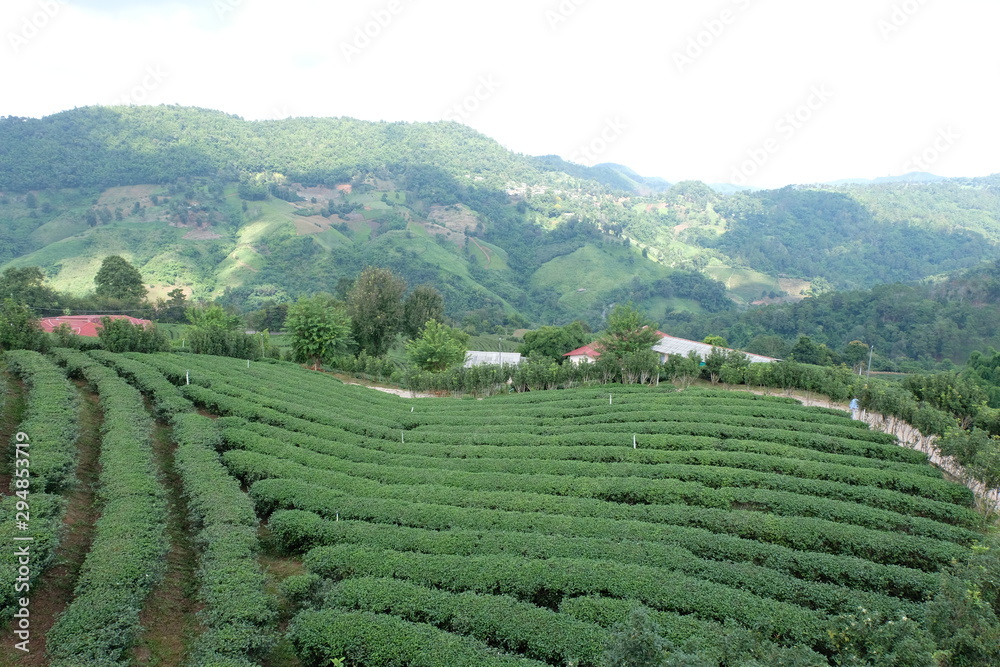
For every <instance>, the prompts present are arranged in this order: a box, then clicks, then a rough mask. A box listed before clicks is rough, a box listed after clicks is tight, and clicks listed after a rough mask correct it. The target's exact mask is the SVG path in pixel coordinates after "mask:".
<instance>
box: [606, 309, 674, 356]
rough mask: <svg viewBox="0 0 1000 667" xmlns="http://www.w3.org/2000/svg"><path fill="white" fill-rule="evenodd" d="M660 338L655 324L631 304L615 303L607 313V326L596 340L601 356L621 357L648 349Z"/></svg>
mask: <svg viewBox="0 0 1000 667" xmlns="http://www.w3.org/2000/svg"><path fill="white" fill-rule="evenodd" d="M659 340H660V334H659V332H658V331H657V330H656V325H655V324H653V323H652V322H651V321H649V320H648V319H646V318H645V317H644V316H643V315H642V313H640V312H639V311H638V310H637V309H636V308H635V306H633V305H632V304H627V305H621V304H619V305H617V306H615V307H614V309H613V310H612V311H611V314H610V315H608V328H607V329H606V330H605V332H604V335H603V336H601V337H600V338H599V339H598V341H599V342H600V344H601V348H602V349H601V356H604V355H606V354H608V355H611V356H612V357H614V358H621V357H623V356H625V355H626V354H634V353H636V352H642V351H645V350H650V348H652V347H653V345H655V344H656V343H657V342H658V341H659Z"/></svg>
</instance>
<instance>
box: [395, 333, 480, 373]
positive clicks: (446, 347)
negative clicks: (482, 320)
mask: <svg viewBox="0 0 1000 667" xmlns="http://www.w3.org/2000/svg"><path fill="white" fill-rule="evenodd" d="M468 345H469V334H467V333H465V332H464V331H461V330H459V329H454V328H452V327H449V326H447V325H445V324H441V323H440V322H438V321H437V320H430V321H428V322H427V324H426V325H425V326H424V330H423V331H422V332H421V333H420V337H419V338H417V339H415V340H412V341H410V342H409V343H407V344H406V354H407V356H409V358H410V361H412V362H413V364H414V365H416V366H417V367H418V368H420V369H421V370H425V371H431V372H439V371H443V370H445V369H447V368H448V367H449V366H453V365H455V364H458V363H461V362H462V361H464V360H465V352H466V350H467V349H468Z"/></svg>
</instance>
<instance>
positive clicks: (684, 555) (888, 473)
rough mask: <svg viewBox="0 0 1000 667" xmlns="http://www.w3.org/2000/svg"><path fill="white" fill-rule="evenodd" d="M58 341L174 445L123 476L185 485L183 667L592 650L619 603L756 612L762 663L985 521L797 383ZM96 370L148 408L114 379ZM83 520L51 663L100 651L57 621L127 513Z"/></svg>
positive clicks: (117, 652)
mask: <svg viewBox="0 0 1000 667" xmlns="http://www.w3.org/2000/svg"><path fill="white" fill-rule="evenodd" d="M54 358H55V359H57V360H59V361H60V363H61V364H63V365H64V366H65V367H66V369H67V370H69V371H72V372H73V373H74V374H78V375H82V376H83V377H86V378H88V380H89V381H90V383H91V384H92V385H93V386H95V387H96V389H97V390H98V391H99V392H100V394H101V397H102V401H104V400H105V397H108V400H109V401H114V400H118V401H125V404H127V405H131V406H132V409H133V411H134V412H142V415H143V419H148V418H151V417H155V418H157V419H158V420H159V422H160V423H161V424H162V425H163V427H164V428H166V429H167V430H168V431H169V435H170V438H171V439H172V441H173V442H174V445H175V449H174V452H173V457H172V460H171V462H170V463H169V464H168V465H169V467H172V468H173V471H172V472H173V473H174V475H175V478H176V479H174V481H171V478H170V476H169V475H167V476H164V475H154V474H150V473H148V472H143V471H144V470H146V468H145V466H147V465H148V464H147V463H143V462H142V461H144V460H145V459H142V458H141V457H140V458H136V459H133V458H129V459H128V460H129V461H130V462H132V463H131V464H130V465H131V466H132V471H131V473H130V474H128V475H125V474H124V473H122V475H121V477H120V479H127V480H128V484H131V485H139V486H136V487H135V488H141V484H142V479H143V478H144V477H159V479H160V480H162V481H163V483H164V484H165V485H166V487H167V489H168V492H169V491H170V487H171V486H178V487H180V491H181V492H182V496H183V498H184V499H185V503H186V508H187V509H186V511H187V513H188V526H189V530H190V532H191V535H190V538H191V542H192V544H193V545H194V551H195V552H196V555H195V557H196V558H197V563H196V568H197V585H196V588H197V591H196V592H192V593H191V595H192V596H193V597H194V598H195V599H196V601H197V608H198V610H197V612H196V619H197V620H196V622H195V623H192V624H191V625H190V627H188V628H187V630H185V632H187V633H188V636H187V638H186V644H185V645H186V648H185V651H186V654H185V655H186V657H185V658H184V660H185V661H186V664H197V665H208V664H213V665H215V664H219V665H252V664H260V665H293V664H300V665H310V666H312V665H316V666H318V665H329V664H331V660H333V659H336V658H340V657H343V658H346V659H347V663H346V664H352V665H442V666H444V665H448V666H454V665H494V664H496V665H508V664H510V665H514V664H525V665H527V664H549V665H566V664H575V665H602V664H605V662H604V658H603V655H604V652H605V650H606V648H607V647H608V646H609V644H610V643H611V642H613V641H614V639H615V637H616V632H617V630H616V626H617V625H618V624H619V623H621V622H622V621H624V620H625V618H626V617H627V616H628V615H629V612H630V610H634V609H636V608H638V609H641V610H643V611H645V612H646V614H647V615H648V617H649V618H651V619H652V620H654V621H655V622H656V623H657V624H658V625H659V628H660V630H661V632H662V634H663V636H664V637H665V638H666V639H667V640H669V641H670V642H672V643H673V645H675V646H681V645H684V646H686V647H688V649H690V650H696V649H698V648H699V647H712V646H717V644H718V639H719V638H720V637H724V636H732V633H733V632H735V631H736V630H737V629H738V628H740V627H742V628H750V629H752V630H753V631H754V632H755V636H756V637H757V638H758V642H757V644H756V645H755V648H754V650H755V651H757V652H758V653H760V655H759V656H758V659H760V660H761V661H762V662H761V663H760V664H777V662H778V661H785V664H792V663H794V664H812V665H826V664H829V663H830V662H831V661H833V660H835V657H836V654H837V651H838V650H839V649H840V645H839V644H838V642H837V641H836V637H835V633H834V634H831V632H830V628H831V627H833V626H832V624H835V623H836V622H837V620H836V619H837V618H838V617H840V616H841V615H845V614H856V613H859V609H864V610H865V612H864V613H867V614H870V615H873V616H875V617H878V618H882V619H897V621H896V622H897V623H901V624H902V625H905V624H906V623H914V622H921V621H922V620H923V619H924V618H925V617H926V615H927V614H928V601H929V600H930V599H931V598H932V597H933V596H934V595H935V594H936V593H937V591H938V589H939V584H940V578H941V574H940V573H941V571H942V569H943V568H945V567H946V566H947V565H948V564H949V563H951V562H952V561H955V560H957V561H963V560H966V559H967V557H968V555H969V554H970V552H971V549H970V547H971V546H972V545H973V543H974V542H975V541H976V540H977V539H979V538H981V537H982V535H981V534H980V533H978V532H976V530H975V527H976V526H978V525H980V518H979V517H978V515H977V514H975V513H974V512H973V511H972V510H971V509H970V506H971V504H972V494H971V492H970V491H969V490H968V489H966V488H965V487H963V486H960V485H957V484H954V483H951V482H948V481H946V480H944V479H943V478H942V475H941V473H940V472H939V471H938V470H937V469H935V468H933V467H931V466H929V465H927V464H926V462H925V460H924V456H923V455H922V454H919V453H917V452H913V451H911V450H908V449H904V448H901V447H898V446H896V445H895V444H894V443H893V442H892V441H891V439H890V438H889V437H888V436H886V435H884V434H880V433H875V432H872V431H869V430H868V428H867V426H866V425H865V424H863V423H861V422H855V421H852V420H851V419H850V418H849V417H848V416H847V415H845V414H844V413H842V412H838V411H833V410H826V409H821V408H806V407H803V406H801V405H799V404H798V403H796V402H794V401H792V400H791V399H782V398H773V397H771V398H765V397H759V396H754V395H750V394H744V393H739V392H721V391H708V390H686V391H683V392H679V391H673V390H671V389H669V388H658V389H651V388H648V387H621V386H600V387H584V388H579V389H572V390H566V391H551V392H534V393H525V394H514V395H508V396H502V397H495V398H491V399H486V400H481V401H476V400H449V399H409V398H399V397H396V396H391V395H386V394H382V393H379V392H374V391H371V390H369V389H365V388H361V387H352V386H345V385H343V384H342V383H340V382H339V381H337V380H336V379H333V378H331V377H329V376H326V375H323V374H321V373H314V372H309V371H305V370H303V369H301V368H298V367H295V366H292V365H289V364H282V363H251V364H248V363H247V362H245V361H244V362H240V361H238V360H233V359H224V358H214V357H206V356H182V355H137V354H127V355H113V354H108V353H102V352H95V353H91V355H83V354H81V353H75V352H68V351H66V352H62V351H57V352H56V353H55V354H54ZM21 364H22V366H23V362H21ZM14 368H15V370H17V369H18V368H21V366H15V367H14ZM112 370H113V371H116V372H117V374H118V375H119V376H120V377H121V378H123V379H124V380H127V381H128V382H129V383H131V384H132V385H133V386H134V387H135V388H137V389H139V390H140V391H141V392H142V393H144V394H145V395H146V396H147V398H148V401H147V404H148V409H149V410H150V411H151V414H147V413H146V411H145V409H143V410H141V411H140V410H137V409H136V408H135V404H134V403H131V402H130V401H132V399H130V398H128V397H124V396H121V397H119V398H112V397H114V396H118V393H119V392H120V391H121V390H120V389H118V388H117V386H118V385H116V384H113V383H112V382H111V380H108V379H105V377H104V376H105V374H106V373H110V374H111V375H114V373H112V372H111V371H112ZM188 383H190V384H188ZM111 408H112V404H111V403H109V404H108V408H107V410H108V411H107V412H106V415H111V414H112V412H111ZM116 425H117V426H123V427H127V428H131V429H133V430H137V431H142V430H144V429H148V424H146V423H145V422H143V421H142V420H139V421H135V420H134V419H133V421H132V422H128V423H127V424H126V423H125V422H121V421H120V419H119V418H115V419H113V420H111V421H110V423H108V424H106V427H105V434H106V435H105V443H106V444H105V449H104V451H103V453H102V457H106V463H105V467H104V473H102V481H101V484H102V491H101V492H100V493H101V494H102V496H104V497H107V498H109V500H108V501H107V504H106V505H105V508H104V512H105V514H107V513H108V512H109V511H111V510H112V509H114V507H115V504H114V501H113V500H111V497H112V496H111V493H112V491H117V492H126V491H129V488H124V487H128V484H124V485H123V484H121V483H118V482H117V481H115V480H112V479H108V478H107V476H108V473H109V472H110V469H111V466H112V465H113V464H114V462H115V461H116V460H119V459H120V460H125V458H124V457H131V456H133V454H129V453H128V452H126V451H125V450H118V449H112V448H111V446H112V445H114V446H118V440H116V439H115V438H114V437H110V436H109V435H108V434H110V433H111V432H112V429H114V428H116V427H117V426H116ZM109 438H110V439H109ZM139 447H140V449H143V448H146V449H148V445H145V444H143V443H142V442H141V441H140V445H139ZM103 460H105V459H102V461H103ZM33 465H34V463H33ZM167 472H170V471H167ZM104 489H106V490H104ZM142 498H143V499H144V502H145V503H147V504H148V510H143V511H141V512H140V511H138V510H137V509H136V510H133V512H132V513H131V515H129V516H124V515H123V516H120V517H119V518H118V519H116V521H117V522H118V526H119V527H122V526H124V525H131V523H130V522H132V521H137V522H140V523H141V524H142V525H141V526H139V525H138V524H137V528H141V529H142V530H143V531H148V534H149V535H150V536H151V537H150V538H149V539H146V540H144V541H142V540H140V546H141V547H143V548H144V549H145V551H142V552H141V554H140V555H138V556H136V559H135V560H134V561H132V562H134V567H135V568H136V571H137V572H138V573H139V574H140V575H141V574H142V573H143V572H146V573H148V574H149V578H150V582H152V583H151V584H150V583H148V582H147V581H146V580H145V579H143V578H142V577H141V576H140V577H138V578H137V580H138V581H139V583H140V584H141V585H138V586H137V588H136V589H135V592H134V593H132V592H129V593H124V592H123V593H122V594H123V595H126V594H127V595H135V596H136V597H135V601H133V602H132V603H131V606H132V608H135V609H137V610H138V615H137V617H136V618H137V619H140V620H141V619H148V618H150V615H149V614H150V613H151V612H150V611H149V608H148V607H149V604H150V603H148V602H147V603H143V602H142V595H143V594H145V592H146V591H147V590H148V588H149V586H150V585H155V582H156V581H157V580H159V579H161V578H163V563H162V558H160V557H159V556H160V555H162V553H163V552H164V550H165V549H166V548H167V547H166V546H165V545H164V544H163V540H162V538H161V537H160V536H161V535H162V528H161V526H162V523H163V518H162V514H163V512H162V491H161V490H159V487H157V486H155V485H154V486H153V487H150V488H149V489H148V490H147V491H146V492H144V493H143V494H142ZM7 520H8V517H6V516H5V517H4V521H5V523H7V522H8V521H7ZM102 522H104V523H106V521H105V520H104V519H103V518H102ZM104 523H99V524H98V528H97V534H96V535H95V538H94V546H93V549H92V554H91V555H89V556H88V558H87V563H88V565H85V567H84V569H85V571H86V572H87V575H86V577H88V578H89V579H87V581H84V579H85V577H84V576H81V582H82V583H81V584H80V585H79V586H78V588H77V593H76V598H77V599H74V600H73V601H72V602H71V604H70V606H69V609H70V611H68V612H67V614H66V616H65V617H64V619H63V620H60V622H59V623H57V626H56V628H57V629H56V630H53V633H57V632H58V634H53V635H52V637H51V642H50V643H49V651H50V653H51V654H52V655H53V657H54V658H55V659H56V661H57V662H59V664H76V665H88V664H98V662H97V658H96V657H95V656H94V655H93V653H90V654H88V653H86V649H85V647H80V648H77V647H76V645H75V644H73V643H72V642H71V641H70V639H72V637H73V632H78V633H79V632H83V631H84V630H83V629H82V628H84V627H85V624H84V623H83V621H79V622H78V621H74V622H72V623H71V622H70V621H68V620H65V619H67V618H70V614H71V613H74V612H73V610H75V609H77V608H84V609H85V607H83V604H84V603H82V602H78V601H79V600H85V599H86V598H87V597H88V596H89V595H91V594H90V593H89V592H88V591H89V590H90V589H89V588H88V586H93V585H94V582H93V581H90V580H94V579H100V578H101V577H108V576H111V575H110V574H102V573H101V571H99V570H98V569H96V565H95V566H94V567H90V566H89V563H90V562H91V560H94V561H95V563H96V564H98V565H99V564H100V562H101V561H100V559H101V557H102V556H101V553H102V552H101V551H100V549H103V548H106V547H103V546H102V544H103V543H104V540H105V539H111V540H114V539H122V540H124V539H126V534H127V533H132V532H135V531H126V530H121V531H120V532H121V534H120V535H117V536H114V535H108V537H107V538H106V537H105V536H104V532H105V531H104V529H103V528H102V525H104ZM258 528H259V529H260V535H261V536H263V540H262V541H261V542H258ZM140 534H142V533H141V532H140ZM171 539H172V538H171ZM137 553H139V552H137ZM140 556H141V557H140ZM142 558H145V559H146V560H142ZM150 559H151V560H150ZM144 568H145V570H144ZM130 571H131V570H130ZM166 577H167V579H169V573H168V574H167V575H166ZM88 582H89V583H88ZM154 597H155V596H154ZM144 605H145V606H144ZM81 613H84V616H81V617H80V618H82V619H83V620H86V619H87V618H88V617H87V616H86V613H89V612H81ZM95 613H96V612H95ZM904 617H905V619H912V620H904ZM137 622H138V621H137ZM143 633H146V634H147V635H148V629H146V630H139V629H134V628H131V626H130V628H128V629H127V632H123V633H121V634H120V635H116V636H115V637H112V638H111V639H110V640H109V642H110V643H109V645H108V646H107V647H106V648H105V654H106V655H111V656H113V658H114V660H116V661H117V662H114V663H107V662H102V663H100V664H130V661H132V660H136V661H139V664H146V663H144V662H142V661H143V657H142V655H141V653H136V652H135V651H134V650H133V649H132V648H131V647H133V646H134V644H135V642H136V641H137V637H138V638H139V639H138V641H141V640H142V638H143V637H144V636H146V635H144V634H143ZM57 642H58V644H57ZM116 642H117V643H116ZM691 647H693V648H691ZM686 650H687V649H686ZM71 652H75V653H71ZM293 653H294V656H293ZM60 661H61V662H60ZM74 661H75V662H74ZM54 664H55V663H54ZM699 664H700V663H699ZM706 664H707V663H706ZM712 664H717V663H712Z"/></svg>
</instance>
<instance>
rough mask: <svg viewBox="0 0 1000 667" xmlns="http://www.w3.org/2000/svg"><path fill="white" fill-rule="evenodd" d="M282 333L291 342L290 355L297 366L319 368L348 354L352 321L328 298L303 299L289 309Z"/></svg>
mask: <svg viewBox="0 0 1000 667" xmlns="http://www.w3.org/2000/svg"><path fill="white" fill-rule="evenodd" d="M285 331H286V332H287V333H288V334H289V335H290V336H291V339H292V354H293V357H294V359H295V361H297V362H299V363H312V365H313V369H314V370H318V369H319V366H320V364H322V363H325V362H328V361H330V360H332V359H333V358H334V357H337V356H341V355H344V354H347V352H348V349H349V347H350V343H351V320H350V317H349V316H348V315H347V313H346V312H344V308H343V306H341V304H340V303H339V302H337V301H336V300H335V299H333V298H332V297H331V296H330V295H328V294H317V295H316V296H313V297H303V298H301V299H299V300H298V301H296V302H295V303H293V304H292V305H290V306H289V307H288V317H286V318H285Z"/></svg>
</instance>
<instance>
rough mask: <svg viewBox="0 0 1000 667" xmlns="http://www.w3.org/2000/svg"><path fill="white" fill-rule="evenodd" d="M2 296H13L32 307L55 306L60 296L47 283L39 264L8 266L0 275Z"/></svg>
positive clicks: (0, 293) (0, 294)
mask: <svg viewBox="0 0 1000 667" xmlns="http://www.w3.org/2000/svg"><path fill="white" fill-rule="evenodd" d="M0 298H11V299H14V301H17V302H18V303H23V304H25V305H27V306H30V307H31V308H53V307H55V306H57V305H58V302H59V297H58V295H57V294H56V293H55V291H54V290H53V289H52V288H51V287H49V286H48V285H46V284H45V274H44V273H42V270H41V269H40V268H38V267H37V266H25V267H20V268H19V267H13V266H11V267H8V268H6V269H4V272H3V275H2V276H0Z"/></svg>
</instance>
